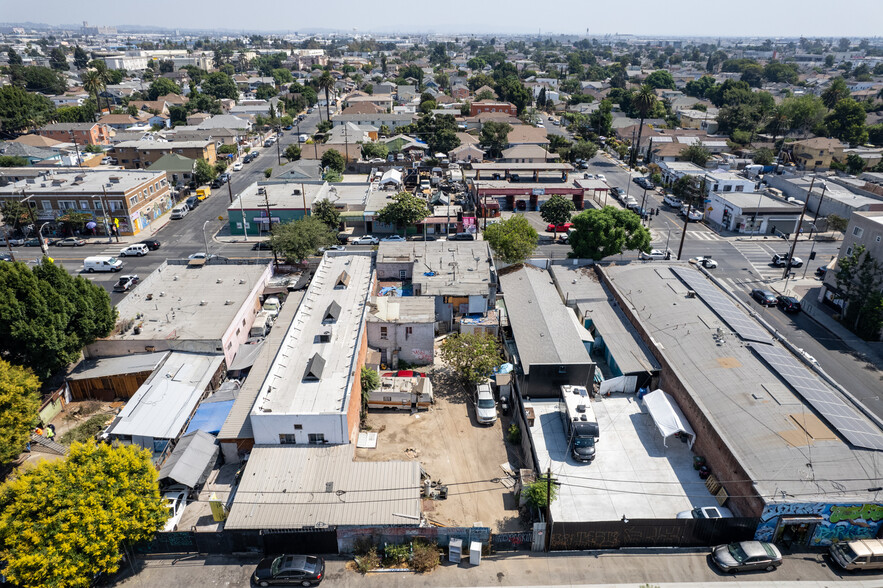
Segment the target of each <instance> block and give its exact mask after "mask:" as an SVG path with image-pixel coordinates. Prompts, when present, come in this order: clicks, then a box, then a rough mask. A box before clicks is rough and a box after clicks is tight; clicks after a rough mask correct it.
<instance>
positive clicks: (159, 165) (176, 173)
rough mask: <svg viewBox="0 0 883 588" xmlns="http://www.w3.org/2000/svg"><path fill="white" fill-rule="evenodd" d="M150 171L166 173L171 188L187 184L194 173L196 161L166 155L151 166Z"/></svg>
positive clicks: (180, 156)
mask: <svg viewBox="0 0 883 588" xmlns="http://www.w3.org/2000/svg"><path fill="white" fill-rule="evenodd" d="M150 171H164V172H166V175H167V176H168V179H169V182H170V183H171V184H172V186H177V185H178V184H189V183H190V181H191V180H192V179H193V174H194V172H195V171H196V160H195V159H190V158H189V157H184V156H183V155H178V154H177V153H166V154H165V155H163V156H162V157H160V158H159V159H157V160H156V161H155V162H153V163H152V164H151V166H150Z"/></svg>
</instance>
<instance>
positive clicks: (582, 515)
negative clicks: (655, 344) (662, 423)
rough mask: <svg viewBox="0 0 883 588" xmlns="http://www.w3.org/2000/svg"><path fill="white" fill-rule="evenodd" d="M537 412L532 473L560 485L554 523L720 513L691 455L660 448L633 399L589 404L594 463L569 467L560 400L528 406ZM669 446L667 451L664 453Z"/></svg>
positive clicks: (677, 446)
mask: <svg viewBox="0 0 883 588" xmlns="http://www.w3.org/2000/svg"><path fill="white" fill-rule="evenodd" d="M525 406H531V407H533V410H534V416H535V420H534V426H533V427H531V428H530V434H531V436H532V437H533V441H534V447H535V448H536V452H537V460H538V462H537V469H539V470H540V471H542V472H545V471H546V470H547V469H548V468H550V467H551V469H552V478H553V479H554V480H557V481H558V482H559V483H560V486H559V487H558V494H557V496H558V497H557V499H556V500H554V501H553V502H552V520H553V521H556V522H568V521H571V522H577V521H615V520H619V519H621V518H622V517H623V515H625V516H626V517H627V518H634V519H655V518H661V519H672V518H674V517H675V515H677V513H679V512H681V511H685V510H690V509H691V508H693V507H694V506H717V501H716V500H715V499H714V497H713V496H712V495H711V494H710V493H709V492H708V490H707V489H706V488H705V482H704V481H703V480H700V479H699V475H698V473H697V472H696V471H695V470H694V469H693V453H692V451H690V449H689V448H688V446H687V444H686V443H682V442H681V441H678V440H676V439H673V438H669V439H668V440H667V441H665V442H663V439H662V436H661V435H660V434H659V432H658V431H657V429H656V425H655V424H654V423H653V418H652V417H651V416H650V413H649V412H647V411H646V409H643V406H642V404H641V403H639V402H638V400H637V399H636V398H635V396H634V395H620V394H614V395H612V396H609V397H606V398H604V399H603V400H601V401H600V402H592V408H593V410H594V412H595V417H596V418H597V419H598V427H599V430H600V437H599V441H598V444H597V445H596V447H595V450H596V451H597V454H596V457H595V461H593V462H592V463H580V462H577V461H574V460H573V458H572V457H570V455H569V453H568V451H567V442H566V439H565V436H564V428H563V424H562V422H561V416H560V414H559V413H558V401H557V400H536V399H534V400H531V401H529V402H525ZM666 444H667V446H666Z"/></svg>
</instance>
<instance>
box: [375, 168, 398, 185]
mask: <svg viewBox="0 0 883 588" xmlns="http://www.w3.org/2000/svg"><path fill="white" fill-rule="evenodd" d="M387 184H393V185H395V186H401V185H402V172H400V171H399V170H397V169H388V170H386V171H385V172H384V173H383V176H381V178H380V185H381V186H385V185H387Z"/></svg>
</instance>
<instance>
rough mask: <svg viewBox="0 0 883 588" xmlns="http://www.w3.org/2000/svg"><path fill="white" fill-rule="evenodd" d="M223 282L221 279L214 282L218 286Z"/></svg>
mask: <svg viewBox="0 0 883 588" xmlns="http://www.w3.org/2000/svg"><path fill="white" fill-rule="evenodd" d="M223 281H224V280H222V279H221V278H218V280H217V281H216V282H215V284H220V283H221V282H223Z"/></svg>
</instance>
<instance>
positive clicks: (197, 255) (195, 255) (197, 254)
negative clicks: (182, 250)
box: [187, 251, 217, 260]
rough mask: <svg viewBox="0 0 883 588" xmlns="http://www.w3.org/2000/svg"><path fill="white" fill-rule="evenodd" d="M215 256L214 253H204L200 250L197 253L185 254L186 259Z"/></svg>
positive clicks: (211, 257) (206, 258)
mask: <svg viewBox="0 0 883 588" xmlns="http://www.w3.org/2000/svg"><path fill="white" fill-rule="evenodd" d="M215 257H217V255H216V254H214V253H212V254H211V255H206V254H205V252H204V251H200V252H199V253H192V254H190V255H188V256H187V259H205V260H208V259H213V258H215Z"/></svg>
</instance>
